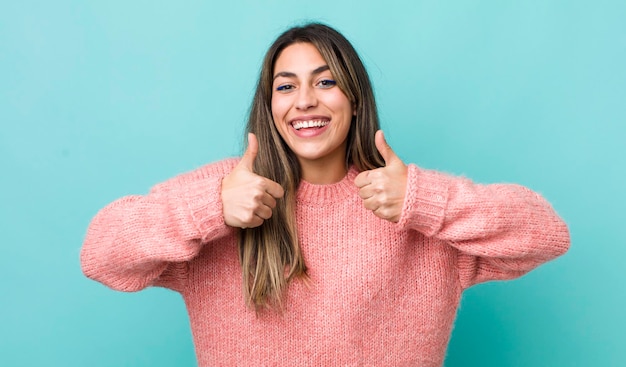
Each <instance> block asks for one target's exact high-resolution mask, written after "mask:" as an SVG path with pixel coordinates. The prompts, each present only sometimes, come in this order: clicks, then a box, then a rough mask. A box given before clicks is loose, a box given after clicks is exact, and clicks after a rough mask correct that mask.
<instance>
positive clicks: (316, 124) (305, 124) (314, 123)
mask: <svg viewBox="0 0 626 367" xmlns="http://www.w3.org/2000/svg"><path fill="white" fill-rule="evenodd" d="M329 123H330V121H329V120H309V121H294V122H293V123H292V124H291V126H293V128H294V129H296V130H300V129H310V128H317V129H319V128H322V127H324V126H326V125H328V124H329Z"/></svg>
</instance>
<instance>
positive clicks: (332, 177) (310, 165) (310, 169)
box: [300, 158, 348, 185]
mask: <svg viewBox="0 0 626 367" xmlns="http://www.w3.org/2000/svg"><path fill="white" fill-rule="evenodd" d="M300 169H301V172H302V179H303V180H304V181H306V182H309V183H312V184H315V185H327V184H332V183H336V182H339V181H341V180H342V179H343V178H344V177H345V176H346V173H347V172H348V167H346V163H345V158H344V159H342V160H338V159H334V160H332V162H328V161H327V160H325V159H319V160H313V161H309V160H303V159H300Z"/></svg>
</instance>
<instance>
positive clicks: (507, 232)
mask: <svg viewBox="0 0 626 367" xmlns="http://www.w3.org/2000/svg"><path fill="white" fill-rule="evenodd" d="M236 163H237V160H235V159H229V160H225V161H222V162H218V163H214V164H210V165H207V166H204V167H202V168H200V169H198V170H195V171H193V172H190V173H187V174H183V175H181V176H178V177H176V178H174V179H171V180H169V181H167V182H165V183H162V184H159V185H157V186H156V187H154V189H153V190H152V191H151V192H150V193H149V194H148V195H146V196H128V197H124V198H121V199H119V200H117V201H115V202H113V203H111V204H110V205H108V206H107V207H105V208H104V209H102V210H101V211H100V212H99V213H98V214H97V215H96V217H95V218H94V219H93V221H92V223H91V225H90V226H89V229H88V232H87V236H86V239H85V243H84V247H83V249H82V253H81V262H82V267H83V271H84V273H85V274H86V275H87V276H88V277H89V278H92V279H95V280H97V281H99V282H102V283H104V284H105V285H107V286H109V287H111V288H113V289H116V290H120V291H138V290H140V289H143V288H145V287H148V286H162V287H167V288H170V289H173V290H175V291H177V292H180V293H181V294H182V296H183V298H184V300H185V303H186V305H187V309H188V313H189V319H190V323H191V328H192V333H193V338H194V344H195V349H196V354H197V358H198V364H199V366H441V365H442V363H443V360H444V356H445V351H446V347H447V344H448V340H449V338H450V333H451V330H452V324H453V321H454V318H455V315H456V309H457V306H458V304H459V300H460V297H461V292H462V291H463V290H464V289H465V288H467V287H469V286H471V285H473V284H476V283H479V282H484V281H489V280H497V279H512V278H515V277H518V276H520V275H522V274H524V273H526V272H527V271H529V270H531V269H533V268H534V267H536V266H538V265H539V264H541V263H544V262H546V261H548V260H550V259H553V258H555V257H557V256H559V255H561V254H563V253H564V252H565V251H566V250H567V249H568V246H569V234H568V229H567V227H566V225H565V224H564V223H563V221H562V220H561V219H560V218H559V217H558V216H557V215H556V214H555V212H554V211H553V209H552V208H551V206H550V205H549V204H548V203H547V202H546V201H544V200H543V199H542V198H541V197H540V196H539V195H538V194H536V193H534V192H532V191H530V190H528V189H526V188H524V187H521V186H518V185H478V184H474V183H472V182H471V181H469V180H467V179H465V178H458V177H451V176H448V175H444V174H442V173H438V172H435V171H427V170H423V169H420V168H418V167H416V166H414V165H409V176H408V182H407V194H406V199H405V204H404V209H403V213H402V217H401V219H400V222H399V223H391V222H387V221H385V220H382V219H380V218H378V217H376V216H375V215H374V214H373V213H372V212H370V211H368V210H366V209H364V208H363V205H362V203H361V199H360V198H359V196H358V194H357V188H356V187H355V185H354V184H353V180H354V178H355V177H356V175H357V172H356V170H354V169H351V170H350V171H349V172H348V174H347V176H346V177H345V179H344V180H342V181H341V182H338V183H336V184H332V185H313V184H309V183H307V182H302V183H301V185H300V187H299V190H298V193H297V213H296V216H297V222H298V233H299V239H300V241H301V245H302V251H303V254H304V257H305V261H306V263H307V265H308V268H309V275H310V279H311V282H310V284H309V285H306V284H304V283H303V282H301V281H295V282H294V283H292V284H291V285H290V287H289V289H288V292H287V295H286V299H285V306H286V307H285V310H284V312H283V313H282V314H280V313H277V312H263V313H261V314H259V315H256V314H255V312H254V311H251V310H250V309H248V308H246V306H245V304H244V299H243V292H242V284H241V281H242V280H241V271H240V266H239V260H238V255H237V245H236V229H234V228H231V227H228V226H226V225H225V224H224V220H223V218H222V204H221V199H220V189H221V188H220V184H221V180H222V178H223V177H224V176H225V175H226V174H227V173H228V172H229V171H230V170H231V169H232V168H233V167H234V165H235V164H236Z"/></svg>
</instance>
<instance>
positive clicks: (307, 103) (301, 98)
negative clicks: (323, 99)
mask: <svg viewBox="0 0 626 367" xmlns="http://www.w3.org/2000/svg"><path fill="white" fill-rule="evenodd" d="M316 105H317V97H316V96H315V90H314V89H313V88H312V87H301V88H300V90H299V91H298V97H297V99H296V108H297V109H299V110H308V109H309V108H311V107H315V106H316Z"/></svg>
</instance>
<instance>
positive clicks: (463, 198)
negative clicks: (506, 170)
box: [398, 165, 570, 288]
mask: <svg viewBox="0 0 626 367" xmlns="http://www.w3.org/2000/svg"><path fill="white" fill-rule="evenodd" d="M398 224H399V225H400V226H402V227H403V228H409V229H414V230H417V231H419V232H421V233H422V234H424V235H425V236H427V237H431V238H435V239H439V240H441V241H444V242H446V243H448V244H449V245H450V246H453V247H454V248H456V249H457V250H458V260H457V266H458V271H459V278H460V282H461V286H462V287H463V288H467V287H470V286H471V285H474V284H477V283H480V282H485V281H489V280H505V279H512V278H516V277H519V276H521V275H523V274H525V273H526V272H528V271H530V270H532V269H533V268H535V267H536V266H538V265H540V264H542V263H544V262H547V261H549V260H552V259H554V258H556V257H557V256H560V255H562V254H564V253H565V252H566V251H567V249H568V248H569V244H570V237H569V231H568V228H567V225H566V224H565V223H564V222H563V220H561V218H559V216H558V215H557V214H556V213H555V211H554V210H553V209H552V207H551V206H550V204H549V203H548V202H547V201H546V200H545V199H543V198H542V197H541V196H540V195H539V194H537V193H535V192H533V191H531V190H530V189H528V188H525V187H523V186H520V185H515V184H491V185H480V184H475V183H473V182H471V181H470V180H469V179H466V178H463V177H453V176H449V175H446V174H443V173H440V172H436V171H430V170H423V169H420V168H418V167H416V166H414V165H409V174H408V180H407V194H406V197H405V203H404V208H403V212H402V216H401V218H400V221H399V223H398Z"/></svg>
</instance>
